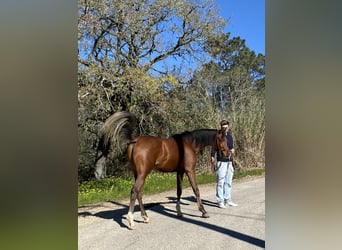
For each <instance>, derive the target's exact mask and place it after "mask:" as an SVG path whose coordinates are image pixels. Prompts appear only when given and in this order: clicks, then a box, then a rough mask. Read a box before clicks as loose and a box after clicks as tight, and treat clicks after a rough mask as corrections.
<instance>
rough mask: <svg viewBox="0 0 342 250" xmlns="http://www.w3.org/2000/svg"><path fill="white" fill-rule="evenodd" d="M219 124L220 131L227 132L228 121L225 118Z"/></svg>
mask: <svg viewBox="0 0 342 250" xmlns="http://www.w3.org/2000/svg"><path fill="white" fill-rule="evenodd" d="M220 125H221V130H222V131H225V132H228V129H229V122H228V121H227V120H222V121H221V122H220Z"/></svg>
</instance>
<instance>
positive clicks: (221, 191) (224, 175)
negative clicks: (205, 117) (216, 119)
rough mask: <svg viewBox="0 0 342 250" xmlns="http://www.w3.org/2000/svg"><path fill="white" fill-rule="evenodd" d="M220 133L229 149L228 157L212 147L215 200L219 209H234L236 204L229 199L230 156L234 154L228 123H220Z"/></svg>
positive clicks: (230, 181) (231, 174) (230, 182)
mask: <svg viewBox="0 0 342 250" xmlns="http://www.w3.org/2000/svg"><path fill="white" fill-rule="evenodd" d="M220 125H221V131H220V132H222V133H224V135H225V136H226V139H227V146H228V148H229V155H228V156H224V155H222V154H221V152H220V150H219V149H215V147H212V150H211V162H212V164H215V155H216V159H217V161H216V199H217V203H218V207H219V208H226V207H227V206H232V207H236V206H238V204H236V203H234V202H233V201H232V199H231V189H232V182H233V175H234V168H233V163H232V154H234V146H233V137H232V135H231V134H230V133H228V130H229V122H228V121H226V120H223V121H221V123H220Z"/></svg>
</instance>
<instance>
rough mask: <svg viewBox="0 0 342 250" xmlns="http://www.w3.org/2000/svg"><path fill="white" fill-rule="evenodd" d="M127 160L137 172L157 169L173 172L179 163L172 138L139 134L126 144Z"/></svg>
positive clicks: (175, 145) (176, 148)
mask: <svg viewBox="0 0 342 250" xmlns="http://www.w3.org/2000/svg"><path fill="white" fill-rule="evenodd" d="M127 155H128V160H129V161H130V162H131V165H132V166H133V167H134V168H135V169H136V171H137V172H146V173H147V174H148V173H149V172H150V171H151V170H152V169H154V168H155V169H157V170H159V171H161V172H173V171H176V170H177V167H178V165H179V149H178V146H177V143H176V141H175V140H174V139H173V138H160V137H156V136H139V137H136V138H134V140H133V141H132V142H131V143H130V144H129V145H128V148H127Z"/></svg>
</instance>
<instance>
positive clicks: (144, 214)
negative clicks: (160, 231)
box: [138, 190, 150, 223]
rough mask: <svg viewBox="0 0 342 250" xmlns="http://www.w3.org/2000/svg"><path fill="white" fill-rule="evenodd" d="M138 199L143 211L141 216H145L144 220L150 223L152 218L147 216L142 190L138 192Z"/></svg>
mask: <svg viewBox="0 0 342 250" xmlns="http://www.w3.org/2000/svg"><path fill="white" fill-rule="evenodd" d="M138 201H139V206H140V211H141V217H142V218H143V220H144V222H145V223H150V219H149V218H148V216H147V213H146V211H145V208H144V204H143V202H142V193H141V190H140V192H139V193H138Z"/></svg>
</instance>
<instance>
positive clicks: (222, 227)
mask: <svg viewBox="0 0 342 250" xmlns="http://www.w3.org/2000/svg"><path fill="white" fill-rule="evenodd" d="M199 189H200V192H201V198H202V202H203V204H204V206H205V209H206V210H207V212H208V213H209V215H210V218H207V219H205V218H201V217H200V216H201V212H199V211H198V209H197V204H196V202H195V198H194V195H193V193H192V190H191V189H190V188H186V189H184V190H183V195H182V196H183V198H182V203H183V204H182V205H181V208H182V212H183V213H184V217H183V218H178V217H176V206H175V205H176V204H175V201H174V200H175V196H176V190H173V191H170V192H163V193H161V194H158V195H152V196H144V197H143V201H144V203H145V207H146V208H147V209H146V212H147V214H148V216H149V218H150V220H151V222H150V223H149V224H144V223H143V222H142V218H141V217H140V211H138V206H136V210H135V211H136V212H135V214H134V215H135V221H136V226H137V229H136V230H133V231H131V230H128V229H127V227H126V225H127V221H126V219H125V216H126V213H127V207H128V200H124V201H120V202H109V203H108V202H107V203H102V204H100V205H97V206H93V207H85V208H80V209H79V216H78V223H79V225H78V235H79V236H78V249H80V250H93V249H97V250H102V249H151V250H154V249H156V250H161V249H170V250H171V249H172V250H173V249H196V250H197V249H263V248H265V178H264V177H258V178H253V179H247V180H246V179H245V180H242V181H237V182H233V189H232V196H233V198H234V201H235V202H236V203H238V204H239V206H238V207H229V208H226V209H220V208H218V207H217V206H216V204H215V185H213V184H210V185H201V186H199Z"/></svg>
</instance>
